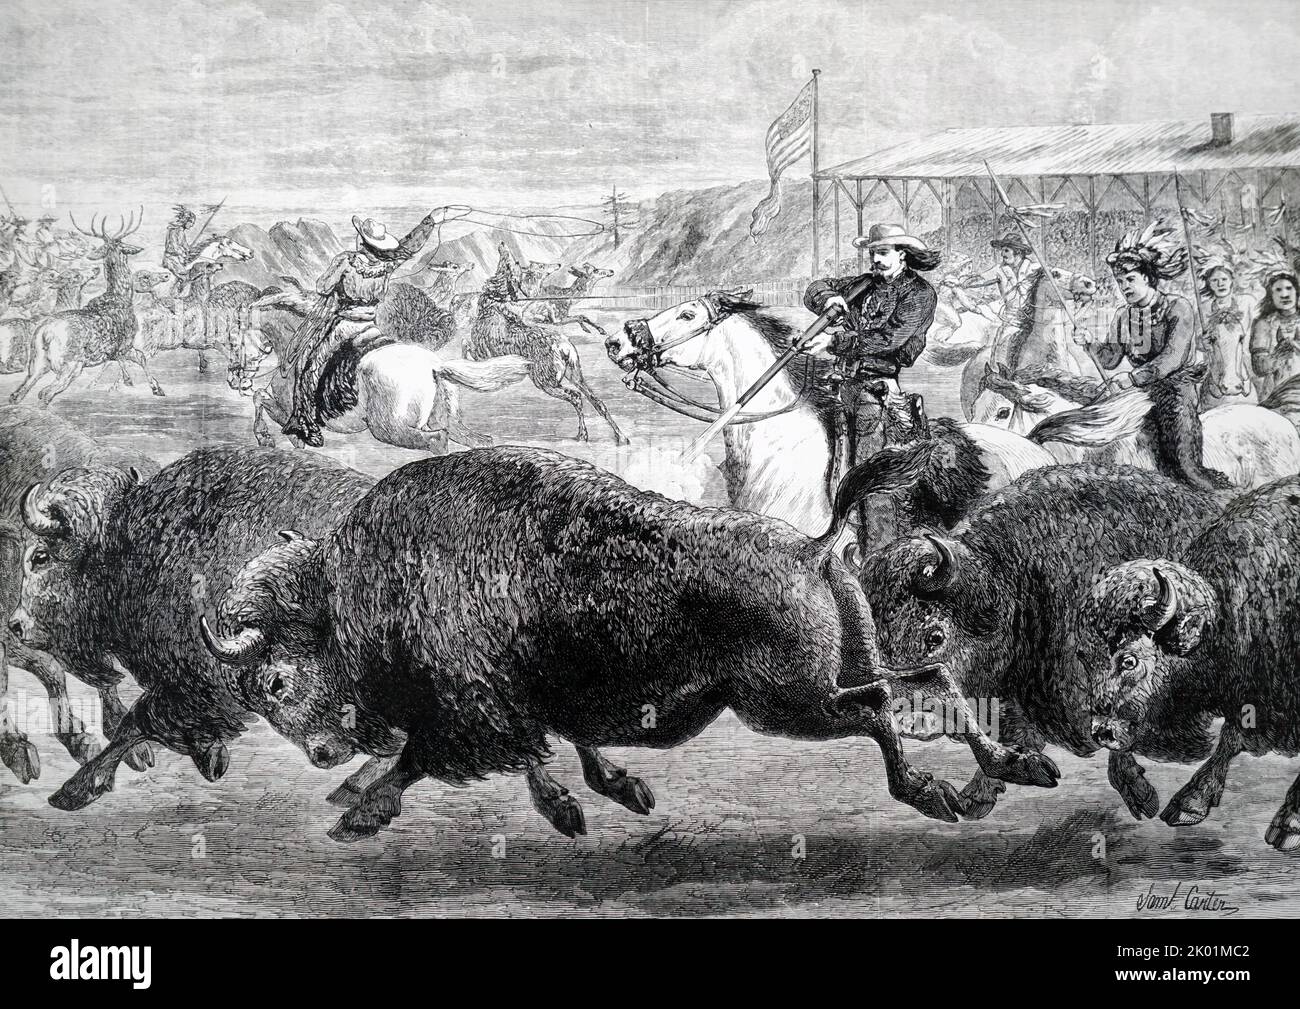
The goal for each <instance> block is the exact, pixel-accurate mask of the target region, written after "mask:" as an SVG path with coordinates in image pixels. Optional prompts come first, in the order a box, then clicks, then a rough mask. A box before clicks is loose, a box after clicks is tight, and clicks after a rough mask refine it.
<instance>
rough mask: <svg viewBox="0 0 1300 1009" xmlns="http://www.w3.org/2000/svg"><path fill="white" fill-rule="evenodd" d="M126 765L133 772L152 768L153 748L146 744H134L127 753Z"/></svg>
mask: <svg viewBox="0 0 1300 1009" xmlns="http://www.w3.org/2000/svg"><path fill="white" fill-rule="evenodd" d="M126 764H127V766H128V767H129V768H131V770H133V771H143V770H145V769H146V768H150V767H153V747H152V746H150V745H149V744H148V743H136V744H135V746H133V747H131V749H130V750H128V751H127V754H126Z"/></svg>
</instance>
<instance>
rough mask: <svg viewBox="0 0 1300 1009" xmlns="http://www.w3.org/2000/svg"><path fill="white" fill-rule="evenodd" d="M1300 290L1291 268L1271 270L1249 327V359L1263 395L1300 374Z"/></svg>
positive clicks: (1257, 384) (1299, 281) (1257, 385)
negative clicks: (1298, 305) (1299, 310)
mask: <svg viewBox="0 0 1300 1009" xmlns="http://www.w3.org/2000/svg"><path fill="white" fill-rule="evenodd" d="M1297 292H1300V279H1297V278H1296V275H1295V274H1294V273H1292V272H1291V271H1290V270H1278V271H1276V272H1274V273H1270V274H1269V275H1268V278H1267V279H1266V280H1265V281H1264V300H1263V301H1262V302H1261V303H1260V306H1259V315H1258V316H1257V317H1256V319H1255V324H1254V325H1253V326H1252V327H1251V330H1250V363H1251V367H1252V368H1253V369H1254V371H1255V384H1256V388H1257V389H1258V390H1259V398H1260V399H1264V398H1265V397H1267V396H1268V395H1269V393H1271V392H1272V391H1273V390H1274V389H1276V388H1278V387H1279V386H1281V385H1283V384H1284V383H1286V382H1288V381H1290V380H1291V379H1293V378H1295V377H1296V376H1297V375H1300V313H1297V311H1296V295H1297Z"/></svg>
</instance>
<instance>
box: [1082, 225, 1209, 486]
mask: <svg viewBox="0 0 1300 1009" xmlns="http://www.w3.org/2000/svg"><path fill="white" fill-rule="evenodd" d="M1169 234H1170V229H1168V228H1162V227H1159V226H1158V224H1152V225H1148V226H1147V228H1146V229H1145V230H1144V231H1143V232H1142V233H1141V235H1138V234H1137V233H1136V232H1134V231H1130V232H1127V233H1126V234H1125V235H1124V236H1123V237H1122V238H1120V240H1119V241H1118V242H1117V243H1116V244H1115V251H1114V252H1112V253H1111V254H1110V255H1108V256H1107V257H1106V265H1108V266H1109V267H1110V269H1111V273H1112V274H1114V277H1115V283H1116V286H1117V287H1118V288H1119V291H1120V293H1121V294H1122V295H1123V296H1124V302H1125V303H1124V304H1123V305H1121V306H1120V307H1119V309H1118V310H1117V311H1116V312H1115V318H1114V321H1113V322H1112V323H1111V328H1110V333H1109V338H1108V339H1107V340H1106V342H1104V343H1099V344H1094V345H1092V346H1091V347H1090V348H1089V350H1090V352H1091V354H1092V355H1093V360H1094V361H1095V362H1096V364H1097V365H1098V367H1099V368H1101V369H1103V374H1105V372H1111V371H1113V372H1114V373H1113V374H1111V375H1110V377H1109V378H1107V379H1106V381H1105V384H1104V385H1103V386H1102V396H1101V398H1102V400H1106V399H1110V398H1112V397H1114V396H1118V395H1121V394H1123V393H1126V392H1127V391H1128V390H1130V389H1134V388H1137V389H1142V390H1144V391H1145V392H1146V393H1147V395H1148V396H1149V397H1150V399H1151V402H1152V407H1151V413H1150V415H1149V418H1148V421H1147V429H1148V431H1149V433H1150V434H1151V436H1152V441H1153V443H1154V444H1153V449H1154V451H1155V454H1156V457H1157V459H1158V460H1159V464H1160V465H1159V468H1160V469H1162V470H1164V471H1165V472H1169V473H1171V475H1175V476H1177V477H1179V478H1180V479H1182V480H1184V481H1186V482H1187V483H1189V484H1191V485H1192V486H1194V487H1202V488H1205V489H1208V490H1214V489H1221V488H1223V487H1225V486H1227V485H1228V484H1227V478H1226V477H1224V476H1223V474H1221V473H1219V472H1217V471H1216V470H1212V469H1207V468H1206V466H1205V465H1204V463H1203V462H1202V459H1201V451H1202V444H1201V418H1200V414H1199V412H1198V405H1199V399H1200V392H1199V388H1198V384H1199V382H1200V380H1201V379H1202V377H1203V376H1204V366H1203V365H1199V364H1198V361H1197V356H1198V355H1197V327H1196V312H1195V309H1194V308H1193V307H1192V303H1191V302H1190V301H1188V300H1187V299H1186V298H1184V297H1183V296H1182V295H1180V294H1174V293H1172V292H1166V291H1162V290H1161V289H1160V283H1161V281H1165V280H1172V279H1173V278H1175V277H1178V276H1180V275H1181V274H1182V273H1183V272H1184V271H1185V270H1186V269H1187V253H1186V250H1185V249H1182V248H1179V247H1177V246H1174V245H1172V244H1170V243H1169V241H1168V239H1169ZM1125 359H1127V360H1128V362H1129V363H1130V365H1131V366H1132V367H1131V370H1126V371H1115V369H1116V368H1119V366H1120V365H1121V364H1122V363H1123V362H1124V361H1125Z"/></svg>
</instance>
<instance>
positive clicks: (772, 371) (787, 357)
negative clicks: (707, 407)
mask: <svg viewBox="0 0 1300 1009" xmlns="http://www.w3.org/2000/svg"><path fill="white" fill-rule="evenodd" d="M871 280H872V275H871V274H867V276H865V277H863V278H862V280H861V281H859V282H858V283H856V284H854V285H853V286H852V287H851V288H849V290H848V293H847V294H845V295H844V301H845V303H846V304H847V303H851V302H852V301H853V299H854V298H857V297H859V296H860V295H861V294H862V292H864V291H865V290H866V289H867V287H868V286H869V285H870V283H871ZM839 315H840V309H839V308H838V307H836V306H832V307H831V308H828V309H826V311H824V312H822V314H821V315H819V316H818V317H817V321H816V322H814V323H813V324H812V325H811V326H809V327H808V328H807V329H805V330H804V331H803V333H802V334H800V336H799V338H798V339H797V340H795V341H794V342H793V343H792V344H790V349H789V350H787V351H786V352H785V353H784V354H782V355H781V356H780V357H778V358H777V359H776V360H775V361H773V362H772V365H771V367H769V368H768V369H767V371H765V372H763V374H762V375H760V376H759V378H758V381H756V382H755V383H754V384H753V385H751V386H750V387H749V388H748V389H746V390H745V391H744V392H742V393H741V394H740V398H739V399H737V400H736V402H734V403H733V404H732V405H731V406H729V407H727V409H726V410H725V411H724V412H723V414H722V416H721V417H719V418H718V419H717V420H715V421H714V422H713V423H712V424H710V425H709V426H708V427H707V428H705V429H704V433H703V434H701V435H700V436H699V437H698V438H696V439H695V440H694V441H693V442H691V444H690V445H689V446H687V448H686V450H685V451H684V452H682V454H681V458H680V460H679V461H680V462H682V463H684V464H689V463H693V462H694V461H695V460H696V459H698V458H699V457H700V453H702V452H703V451H704V446H705V445H707V444H708V443H709V442H710V441H712V440H713V439H714V437H715V436H716V435H717V434H718V432H719V431H721V430H722V429H723V428H724V427H726V426H727V425H728V424H730V423H731V422H732V421H733V420H735V419H736V417H738V416H739V415H740V411H741V410H743V409H744V408H745V406H746V404H748V403H749V401H750V400H751V399H753V398H754V397H755V396H757V395H758V394H759V393H760V392H762V391H763V387H764V386H766V385H767V383H768V382H770V381H772V379H774V378H776V376H777V375H779V374H780V373H781V371H782V370H783V369H784V368H785V366H786V365H787V364H789V363H790V362H791V361H792V360H794V356H795V355H796V354H801V353H803V351H804V348H805V347H807V346H808V344H809V342H811V341H812V340H813V338H814V337H816V336H817V335H818V334H819V333H821V332H822V331H823V330H824V329H825V328H826V327H827V326H829V325H831V324H832V323H833V322H835V320H836V319H837V318H838V317H839Z"/></svg>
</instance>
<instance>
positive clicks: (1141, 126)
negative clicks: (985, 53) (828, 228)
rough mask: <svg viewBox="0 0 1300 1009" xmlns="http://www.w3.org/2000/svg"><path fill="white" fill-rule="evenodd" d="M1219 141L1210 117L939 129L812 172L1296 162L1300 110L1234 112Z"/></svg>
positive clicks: (959, 172) (926, 175)
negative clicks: (1228, 131)
mask: <svg viewBox="0 0 1300 1009" xmlns="http://www.w3.org/2000/svg"><path fill="white" fill-rule="evenodd" d="M1232 133H1233V137H1232V140H1231V141H1229V142H1227V143H1223V144H1216V143H1215V142H1214V140H1213V136H1212V133H1211V127H1210V120H1209V118H1208V117H1207V118H1205V119H1201V120H1195V121H1180V122H1163V123H1128V124H1122V125H1119V124H1108V125H1094V126H1017V127H993V128H986V129H957V130H943V131H941V132H939V133H933V134H930V135H929V136H927V137H922V138H921V139H919V140H911V141H907V142H904V143H901V144H896V145H894V146H893V147H886V148H884V149H883V150H880V151H876V152H875V153H874V154H868V155H867V156H866V157H862V158H855V159H854V160H852V161H846V162H844V163H843V164H840V165H835V166H834V167H832V168H824V169H822V170H821V171H820V172H818V173H817V177H818V178H821V179H831V178H846V179H878V178H890V179H944V178H968V177H971V176H983V175H984V174H985V171H984V162H985V160H987V161H988V162H989V164H990V165H991V166H992V167H993V170H994V171H995V172H997V173H998V175H999V177H1026V176H1041V175H1142V174H1163V173H1171V172H1175V171H1177V172H1194V171H1225V170H1230V169H1255V168H1290V167H1300V115H1290V116H1235V117H1234V118H1233V123H1232Z"/></svg>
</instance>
